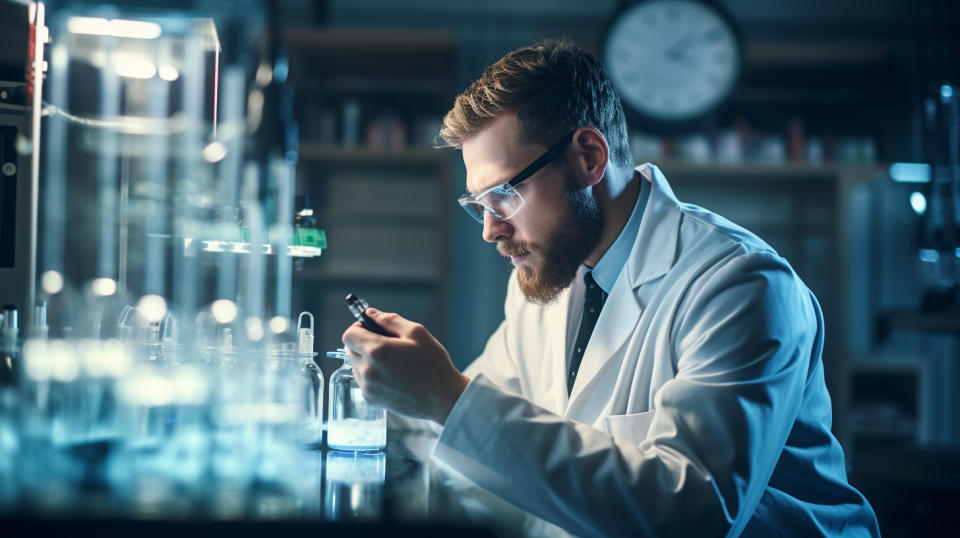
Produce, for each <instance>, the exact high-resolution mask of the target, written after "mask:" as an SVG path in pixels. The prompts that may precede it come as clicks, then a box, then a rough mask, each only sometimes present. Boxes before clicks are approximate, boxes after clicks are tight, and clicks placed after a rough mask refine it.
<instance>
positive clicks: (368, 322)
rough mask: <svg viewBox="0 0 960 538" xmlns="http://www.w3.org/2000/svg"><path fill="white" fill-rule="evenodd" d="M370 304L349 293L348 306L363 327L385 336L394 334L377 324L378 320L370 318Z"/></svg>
mask: <svg viewBox="0 0 960 538" xmlns="http://www.w3.org/2000/svg"><path fill="white" fill-rule="evenodd" d="M369 306H370V305H368V304H367V302H366V301H364V300H363V299H361V298H359V297H357V296H356V295H354V294H352V293H349V294H347V308H349V309H350V312H351V313H352V314H353V317H355V318H357V321H359V322H360V323H362V324H363V327H364V328H365V329H367V330H368V331H370V332H372V333H376V334H380V335H383V336H393V335H392V334H390V333H388V332H387V331H386V329H384V328H383V327H381V326H379V325H377V322H376V321H373V320H372V319H370V316H368V315H367V308H368V307H369Z"/></svg>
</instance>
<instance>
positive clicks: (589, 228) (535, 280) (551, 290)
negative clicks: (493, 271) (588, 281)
mask: <svg viewBox="0 0 960 538" xmlns="http://www.w3.org/2000/svg"><path fill="white" fill-rule="evenodd" d="M564 198H565V199H566V202H567V210H566V212H565V214H564V215H563V217H562V219H561V222H560V224H559V225H558V226H557V227H556V228H555V229H554V230H553V233H551V234H550V237H549V238H548V239H547V242H546V244H545V245H543V246H542V247H541V246H538V245H534V244H530V243H500V244H498V245H497V250H498V251H499V252H500V254H502V255H504V256H517V255H520V254H523V253H525V252H538V253H539V254H540V255H541V256H542V258H543V263H542V264H541V266H540V268H539V270H535V269H529V268H526V267H518V270H517V282H518V283H519V284H520V291H522V292H523V295H524V296H525V297H526V298H527V300H529V301H531V302H534V303H537V304H549V303H551V302H553V301H554V300H555V299H556V298H557V297H558V296H559V295H560V293H561V292H562V291H563V290H565V289H567V288H568V287H569V286H570V283H571V282H573V279H574V277H576V276H577V270H578V269H579V268H580V265H581V264H583V261H584V260H586V259H587V256H588V255H589V254H590V253H591V252H593V250H594V249H595V248H596V247H597V244H598V243H599V242H600V234H601V232H602V231H603V212H602V211H601V209H600V207H599V205H598V204H597V200H596V198H594V197H593V195H592V193H591V192H590V189H589V187H588V188H586V189H577V188H576V185H575V184H574V183H573V181H572V180H571V179H569V177H568V181H567V192H566V194H565V196H564Z"/></svg>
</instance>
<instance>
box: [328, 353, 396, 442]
mask: <svg viewBox="0 0 960 538" xmlns="http://www.w3.org/2000/svg"><path fill="white" fill-rule="evenodd" d="M327 356H328V357H331V358H335V359H341V360H343V366H341V367H340V368H338V369H337V371H335V372H333V375H331V376H330V406H329V412H330V416H329V419H328V421H327V446H328V447H330V448H333V449H336V450H352V451H376V450H383V448H384V447H385V446H387V411H386V410H385V409H384V408H382V407H380V406H378V405H374V404H371V403H370V402H368V401H367V400H366V398H364V397H363V392H362V391H361V390H360V385H358V384H357V380H356V378H355V377H354V375H353V365H352V364H350V359H349V358H348V357H347V354H346V352H345V351H343V350H337V351H335V352H328V353H327Z"/></svg>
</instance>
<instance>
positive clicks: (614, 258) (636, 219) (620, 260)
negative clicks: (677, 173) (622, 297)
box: [584, 176, 650, 295]
mask: <svg viewBox="0 0 960 538" xmlns="http://www.w3.org/2000/svg"><path fill="white" fill-rule="evenodd" d="M649 197H650V182H649V181H647V180H646V179H644V178H643V176H640V194H639V195H638V196H637V203H636V204H635V205H634V206H633V213H632V214H631V215H630V219H628V220H627V224H626V225H625V226H624V227H623V230H621V231H620V235H618V236H617V239H616V241H614V242H613V244H612V245H610V248H608V249H607V251H606V252H604V253H603V256H601V257H600V260H599V261H598V262H597V265H596V266H595V267H594V268H593V269H592V271H593V279H594V280H595V281H596V282H597V284H599V285H600V287H601V288H602V289H603V291H604V293H606V294H607V295H609V294H610V290H612V289H613V283H614V282H616V281H617V276H619V275H620V271H622V270H623V266H624V265H626V263H627V259H628V258H629V257H630V252H631V251H632V250H633V244H634V242H635V241H636V239H637V232H638V231H639V230H640V221H642V220H643V210H644V209H645V208H646V207H647V198H649ZM584 269H585V271H590V270H591V269H590V268H589V267H585V268H584Z"/></svg>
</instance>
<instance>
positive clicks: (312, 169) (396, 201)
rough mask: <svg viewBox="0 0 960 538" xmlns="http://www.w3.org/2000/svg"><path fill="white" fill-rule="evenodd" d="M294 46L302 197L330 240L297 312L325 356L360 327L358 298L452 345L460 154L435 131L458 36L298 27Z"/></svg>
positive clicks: (307, 266) (297, 299)
mask: <svg viewBox="0 0 960 538" xmlns="http://www.w3.org/2000/svg"><path fill="white" fill-rule="evenodd" d="M285 42H286V44H287V47H288V50H289V52H290V77H291V82H292V83H293V85H294V88H295V89H296V92H297V93H296V99H295V101H296V105H295V107H296V108H295V110H296V111H297V117H298V119H299V121H300V122H301V133H302V134H301V147H300V162H299V164H298V171H297V194H306V195H307V196H308V197H309V202H310V205H311V207H312V208H313V209H314V217H315V218H316V219H317V226H318V227H319V228H321V229H324V230H326V234H327V241H328V248H327V250H325V251H324V253H323V256H322V257H321V258H320V259H319V260H315V261H308V262H307V263H304V264H303V267H302V268H301V269H300V270H299V271H298V272H296V273H295V274H294V306H295V308H302V309H305V310H310V311H312V312H314V314H315V315H316V316H317V327H318V328H317V345H318V346H319V347H320V348H322V349H333V348H336V347H339V346H340V345H341V344H340V335H341V334H342V332H343V331H344V330H345V329H346V328H347V327H348V326H349V325H350V323H351V322H352V321H353V318H352V317H351V316H350V313H349V312H348V311H347V309H346V307H345V304H344V296H346V294H347V293H356V294H357V295H359V296H361V297H363V298H364V299H366V300H367V301H368V302H369V303H370V304H371V305H374V306H376V307H377V308H380V309H383V310H387V311H395V312H399V313H401V314H402V315H404V316H405V317H408V318H409V319H412V320H414V321H418V322H421V323H423V324H424V325H426V326H427V327H428V328H429V329H430V331H431V332H432V333H433V334H434V335H436V336H437V337H438V338H440V339H442V338H443V337H444V334H445V332H446V330H447V328H446V323H445V322H446V318H447V316H446V302H447V301H446V294H447V290H446V288H447V282H448V281H449V278H448V274H447V273H448V268H447V265H448V262H447V258H448V253H447V248H448V244H449V237H448V233H449V232H448V230H449V225H448V223H447V221H448V215H449V213H450V208H449V203H450V201H451V200H450V182H451V179H452V176H451V174H452V169H451V161H452V157H453V155H452V154H451V153H449V152H446V151H442V150H438V149H434V148H433V147H431V142H432V136H433V135H435V134H436V131H435V130H434V131H433V132H432V134H430V136H429V139H428V136H427V133H430V132H431V129H434V128H435V129H439V121H440V119H441V118H442V116H443V113H444V112H445V111H446V109H447V107H448V106H449V104H450V103H451V102H452V100H453V95H454V79H453V77H454V68H455V58H456V55H455V46H454V41H453V38H452V37H451V36H449V35H446V34H440V33H419V32H418V33H406V32H390V31H355V30H350V31H342V30H324V31H310V30H292V31H289V32H287V33H286V34H285ZM432 122H435V124H434V123H432Z"/></svg>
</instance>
